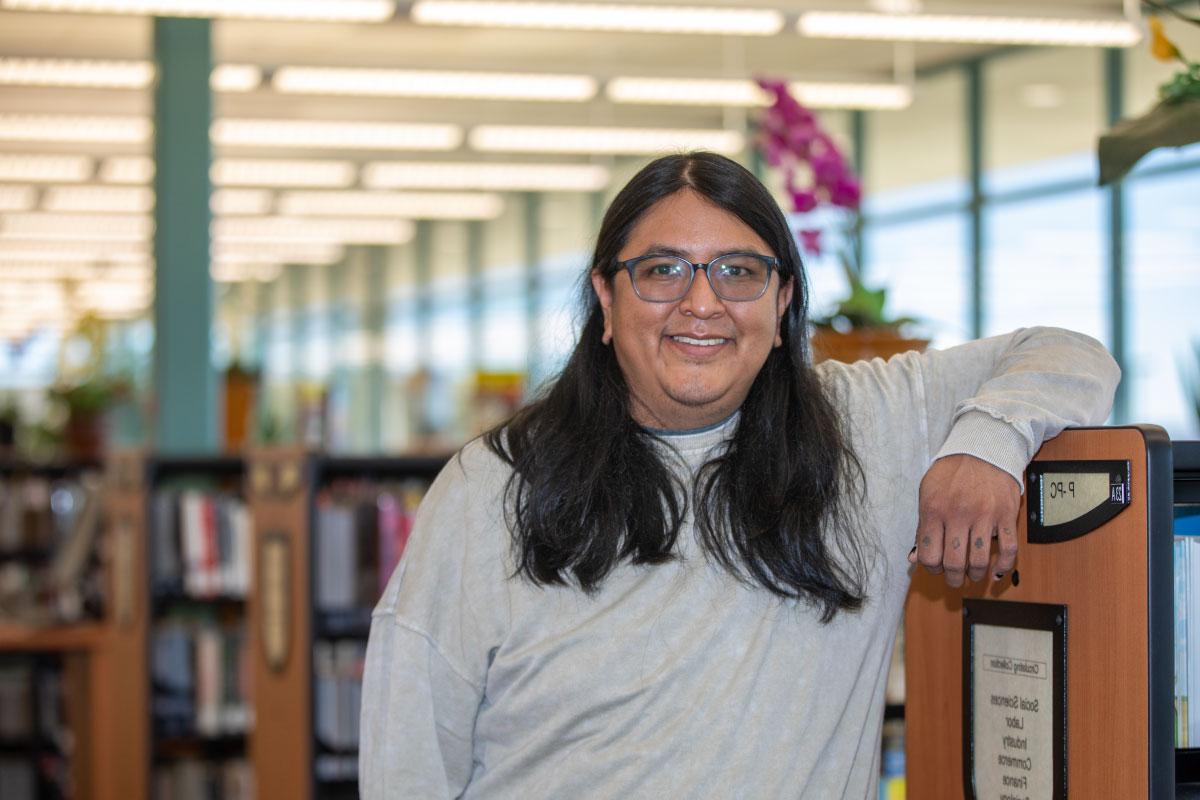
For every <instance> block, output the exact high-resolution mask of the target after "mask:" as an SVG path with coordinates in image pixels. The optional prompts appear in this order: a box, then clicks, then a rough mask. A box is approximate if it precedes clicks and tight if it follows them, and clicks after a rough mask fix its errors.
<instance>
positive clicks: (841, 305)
mask: <svg viewBox="0 0 1200 800" xmlns="http://www.w3.org/2000/svg"><path fill="white" fill-rule="evenodd" d="M840 261H841V264H842V273H843V274H844V275H845V276H846V284H847V285H848V286H849V287H850V293H849V294H848V295H846V296H845V297H843V298H842V299H841V300H840V301H839V302H838V304H837V306H836V307H835V308H834V309H833V311H832V312H831V313H830V314H829V316H827V317H818V318H815V319H813V324H814V325H816V326H818V327H828V328H834V329H835V330H839V331H843V332H845V331H848V330H851V329H855V328H876V329H879V328H886V329H890V330H894V331H897V332H899V331H900V330H901V329H902V328H906V327H908V326H910V325H914V324H916V323H917V322H918V320H916V319H915V318H913V317H889V316H888V315H887V314H886V313H885V311H884V307H885V306H886V305H887V289H886V288H885V287H882V286H881V287H879V288H878V289H872V288H870V287H868V286H867V285H866V283H865V282H864V281H863V274H862V269H861V268H860V267H859V265H858V261H857V259H856V258H855V257H854V255H853V253H852V252H850V251H849V250H843V251H842V254H841V258H840Z"/></svg>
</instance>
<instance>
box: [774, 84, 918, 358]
mask: <svg viewBox="0 0 1200 800" xmlns="http://www.w3.org/2000/svg"><path fill="white" fill-rule="evenodd" d="M758 83H759V86H761V87H762V88H763V89H764V90H765V91H766V92H767V94H768V96H769V97H770V99H771V104H770V106H768V107H767V108H766V109H765V110H764V112H763V113H762V115H761V116H760V118H759V131H758V136H757V138H756V141H755V144H756V147H757V148H758V151H759V153H760V154H761V155H762V157H763V159H764V160H765V161H766V163H767V164H769V165H770V166H771V167H774V168H776V169H779V170H781V171H782V172H783V176H784V185H785V188H786V190H787V193H788V195H789V197H790V198H791V205H792V210H793V211H794V212H795V213H796V214H797V215H798V219H799V220H800V221H801V226H800V228H799V229H798V230H797V237H798V243H799V245H800V249H801V251H802V252H803V253H806V254H808V255H812V256H819V255H821V254H822V252H824V251H825V248H826V247H827V244H826V243H825V241H824V240H825V239H826V238H836V239H838V240H839V241H838V242H837V243H836V244H835V245H834V248H835V249H836V256H837V258H838V261H839V263H840V264H841V267H842V272H843V274H844V275H845V278H846V284H847V289H848V293H847V294H846V296H845V297H843V298H842V299H841V300H840V301H839V302H838V304H837V305H836V307H834V308H833V310H832V311H830V312H829V313H828V314H827V315H824V316H818V317H816V318H814V319H813V321H812V324H813V333H812V347H813V355H814V357H815V358H816V359H817V360H821V359H823V358H832V359H835V360H838V361H857V360H859V359H862V358H872V357H874V356H881V357H883V358H887V357H889V356H892V355H895V354H896V353H902V352H904V351H906V350H920V349H924V348H925V346H926V345H928V344H929V342H928V340H926V339H920V338H914V337H912V336H910V335H909V332H910V330H911V328H912V327H913V325H914V323H915V322H916V320H914V319H913V318H911V317H891V316H888V314H887V313H886V310H885V307H886V303H887V290H886V289H885V288H883V287H871V286H869V285H868V284H867V281H866V279H865V276H864V274H863V265H862V260H861V258H860V257H859V254H858V248H857V242H858V240H859V233H860V227H861V216H860V213H859V206H860V203H861V199H862V188H861V184H860V183H859V180H858V177H857V176H856V175H855V174H854V171H853V169H852V168H851V167H850V165H849V164H847V162H846V159H845V157H843V155H842V153H841V151H840V150H839V149H838V147H837V144H836V143H835V142H834V140H833V137H831V136H830V135H829V134H828V132H826V131H825V129H824V128H823V127H822V126H821V123H820V120H819V119H818V118H817V115H816V114H815V113H813V112H812V111H811V110H810V109H808V108H806V107H804V106H803V105H801V104H800V103H799V101H797V100H796V99H795V98H794V97H793V96H792V94H791V92H790V91H789V90H788V87H787V83H786V82H784V81H781V80H768V79H763V80H760V81H759V82H758ZM826 234H829V236H828V237H827V236H826Z"/></svg>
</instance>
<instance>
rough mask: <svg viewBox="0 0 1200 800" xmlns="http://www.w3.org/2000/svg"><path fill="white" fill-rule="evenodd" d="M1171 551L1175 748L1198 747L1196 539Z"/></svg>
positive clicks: (1199, 547)
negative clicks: (1173, 610)
mask: <svg viewBox="0 0 1200 800" xmlns="http://www.w3.org/2000/svg"><path fill="white" fill-rule="evenodd" d="M1177 529H1178V528H1177ZM1174 548H1175V549H1174V559H1175V560H1174V568H1175V569H1174V581H1175V746H1176V747H1200V701H1198V698H1193V697H1192V695H1193V694H1197V695H1200V536H1176V537H1175V543H1174Z"/></svg>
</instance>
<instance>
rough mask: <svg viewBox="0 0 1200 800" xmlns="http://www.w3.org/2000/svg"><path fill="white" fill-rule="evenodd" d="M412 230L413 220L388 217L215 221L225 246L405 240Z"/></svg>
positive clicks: (222, 243)
mask: <svg viewBox="0 0 1200 800" xmlns="http://www.w3.org/2000/svg"><path fill="white" fill-rule="evenodd" d="M413 231H414V226H413V224H412V223H411V222H408V221H407V220H387V219H318V218H312V217H309V218H297V217H256V218H226V219H218V220H216V221H215V222H214V223H213V233H214V235H215V238H216V240H217V242H219V244H220V246H221V247H222V248H224V247H227V246H229V245H235V244H243V243H245V244H254V243H264V244H269V243H275V242H279V243H285V244H286V243H291V242H324V243H327V244H404V243H405V242H407V241H408V240H410V239H411V238H412V236H413Z"/></svg>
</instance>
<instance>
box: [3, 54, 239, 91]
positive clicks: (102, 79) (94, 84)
mask: <svg viewBox="0 0 1200 800" xmlns="http://www.w3.org/2000/svg"><path fill="white" fill-rule="evenodd" d="M153 80H154V65H153V64H152V63H151V62H149V61H100V60H84V59H63V58H0V85H10V86H56V87H57V86H63V87H66V86H69V87H79V88H83V89H145V88H146V87H148V86H149V85H150V84H151V82H153ZM261 83H262V70H261V69H259V68H258V67H256V66H253V65H250V64H221V65H219V66H217V67H216V68H215V69H213V71H212V77H211V81H210V85H211V86H212V88H213V90H214V91H218V92H249V91H252V90H254V89H257V88H258V86H259V84H261Z"/></svg>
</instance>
